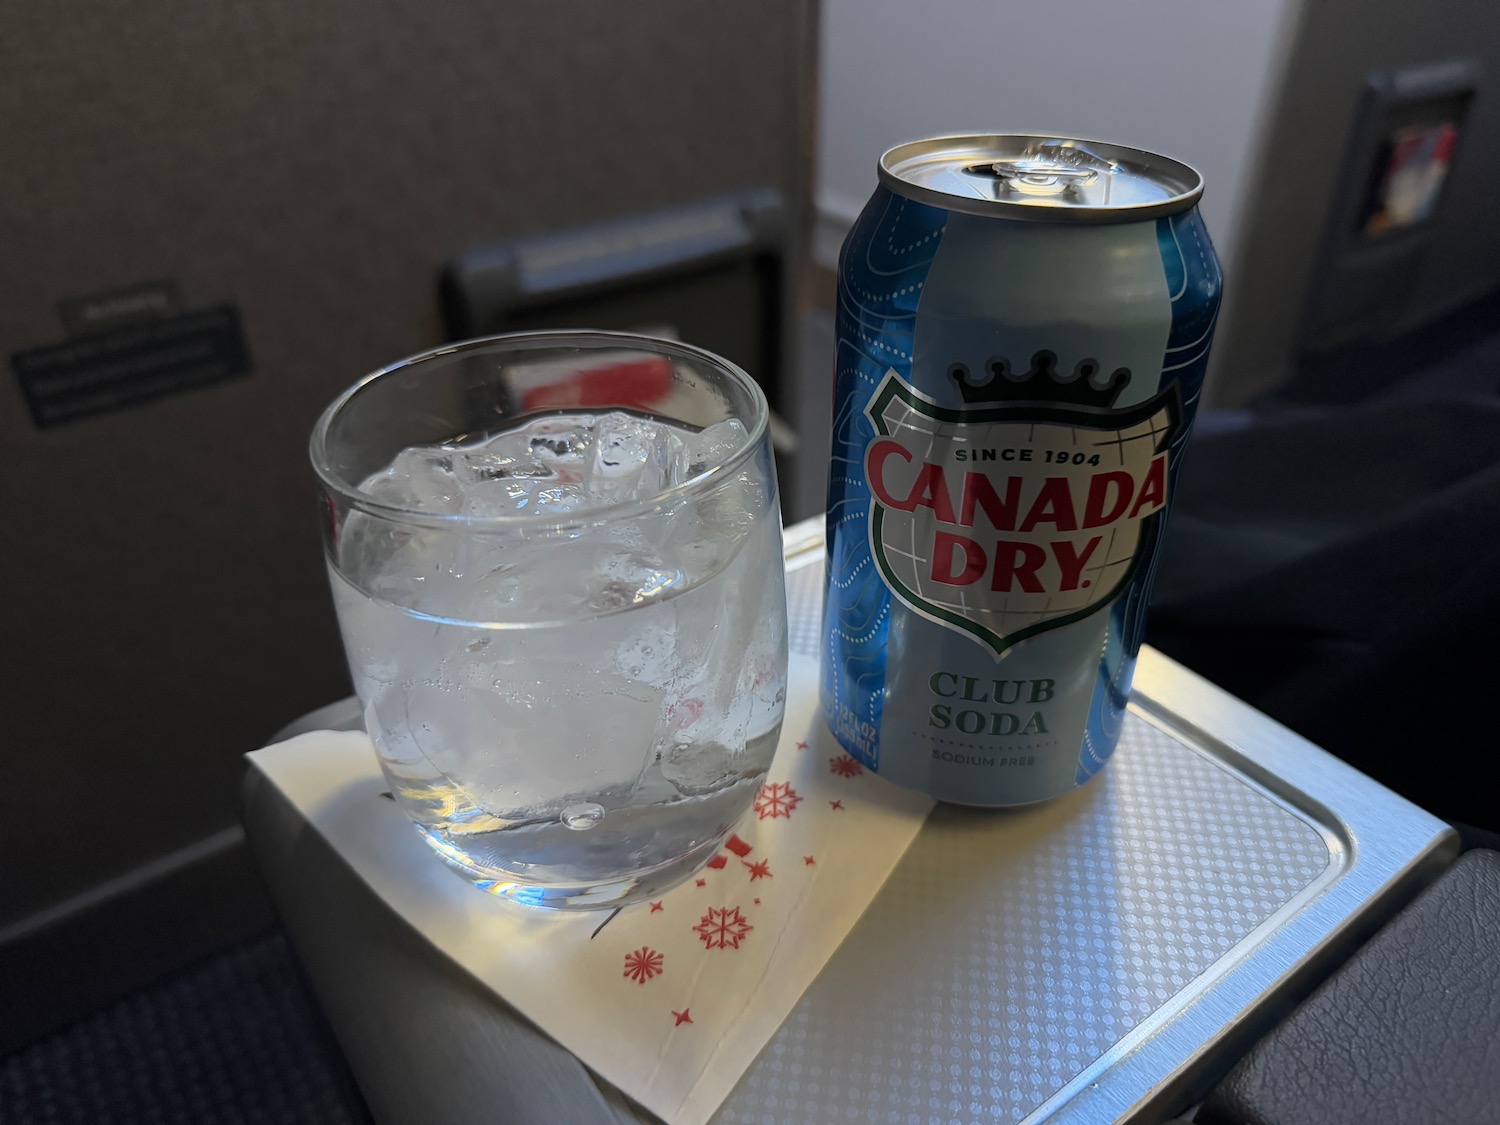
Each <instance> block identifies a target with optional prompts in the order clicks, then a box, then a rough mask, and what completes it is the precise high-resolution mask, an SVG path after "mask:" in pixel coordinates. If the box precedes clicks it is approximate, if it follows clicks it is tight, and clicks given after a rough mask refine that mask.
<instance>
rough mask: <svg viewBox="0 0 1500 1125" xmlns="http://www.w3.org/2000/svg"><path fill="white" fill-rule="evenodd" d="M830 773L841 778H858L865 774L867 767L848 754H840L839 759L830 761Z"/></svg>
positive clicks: (830, 759)
mask: <svg viewBox="0 0 1500 1125" xmlns="http://www.w3.org/2000/svg"><path fill="white" fill-rule="evenodd" d="M828 772H829V773H836V774H838V775H839V776H840V777H858V776H859V775H860V774H862V773H864V772H865V767H864V766H862V765H860V764H859V763H858V762H856V761H855V760H854V759H853V758H851V757H850V756H849V755H848V754H840V755H839V756H838V757H837V758H829V759H828Z"/></svg>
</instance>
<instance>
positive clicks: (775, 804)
mask: <svg viewBox="0 0 1500 1125" xmlns="http://www.w3.org/2000/svg"><path fill="white" fill-rule="evenodd" d="M801 803H802V798H801V797H800V796H798V794H797V791H796V790H795V789H793V788H792V786H791V783H790V782H786V781H773V782H771V783H770V784H768V785H762V786H761V787H760V795H759V796H758V797H756V798H755V815H756V816H758V817H760V819H761V820H775V819H776V818H777V817H778V816H784V817H786V818H788V819H790V818H791V815H792V810H793V809H795V808H796V807H797V806H798V805H800V804H801Z"/></svg>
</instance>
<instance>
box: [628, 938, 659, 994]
mask: <svg viewBox="0 0 1500 1125" xmlns="http://www.w3.org/2000/svg"><path fill="white" fill-rule="evenodd" d="M662 961H663V957H662V955H661V954H660V953H658V952H656V950H654V949H651V948H649V947H648V946H644V945H643V946H641V947H640V948H639V949H637V950H636V951H635V952H634V953H627V954H625V972H624V973H623V974H621V975H622V976H627V977H629V978H630V979H631V980H633V981H635V983H636V984H645V983H646V982H647V981H648V980H650V979H651V978H652V977H658V976H661V964H662Z"/></svg>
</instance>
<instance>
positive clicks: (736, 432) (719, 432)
mask: <svg viewBox="0 0 1500 1125" xmlns="http://www.w3.org/2000/svg"><path fill="white" fill-rule="evenodd" d="M749 436H750V435H749V434H748V433H747V432H746V430H745V427H744V425H742V424H741V422H740V420H739V419H738V418H726V419H725V420H724V421H722V422H715V423H714V424H713V425H712V426H708V427H705V428H704V429H702V430H700V431H699V432H698V433H696V434H693V433H684V434H682V435H681V445H680V447H679V448H678V450H677V455H676V457H675V458H673V465H672V470H673V472H672V477H673V479H672V483H673V484H681V483H682V482H683V481H686V480H691V479H692V478H693V477H696V476H698V475H699V474H700V473H706V472H707V471H708V470H709V469H712V468H713V467H714V466H715V465H722V464H723V463H724V462H725V461H727V460H729V458H730V457H732V456H733V455H734V454H735V453H736V452H738V451H739V450H741V449H743V448H744V446H745V441H746V439H747V438H748V437H749Z"/></svg>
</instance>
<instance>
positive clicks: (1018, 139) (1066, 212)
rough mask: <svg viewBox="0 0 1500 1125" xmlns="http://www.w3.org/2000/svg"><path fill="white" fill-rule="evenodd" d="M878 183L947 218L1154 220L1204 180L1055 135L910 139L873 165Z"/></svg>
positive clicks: (1179, 206)
mask: <svg viewBox="0 0 1500 1125" xmlns="http://www.w3.org/2000/svg"><path fill="white" fill-rule="evenodd" d="M880 180H881V182H882V183H884V184H885V185H886V186H887V187H888V188H890V189H891V190H892V191H894V192H897V193H898V194H900V195H904V196H906V197H907V198H908V199H915V200H917V201H919V202H921V203H930V204H932V205H933V206H935V207H944V208H947V209H948V210H950V211H964V212H966V213H968V214H971V215H986V216H989V217H992V218H1000V219H1023V220H1028V221H1031V222H1042V223H1131V222H1138V221H1141V220H1145V219H1159V218H1161V217H1162V216H1163V215H1171V214H1175V213H1177V212H1179V211H1186V210H1187V209H1188V208H1190V207H1192V206H1193V204H1195V203H1197V202H1198V197H1199V196H1201V195H1202V194H1203V177H1202V176H1200V175H1199V174H1198V173H1197V171H1196V170H1194V169H1193V168H1190V167H1189V166H1188V165H1186V164H1184V163H1182V162H1181V161H1179V160H1173V159H1171V158H1170V157H1166V156H1158V155H1156V154H1155V153H1151V152H1144V151H1142V150H1141V149H1137V148H1127V147H1125V146H1124V145H1115V144H1108V143H1106V142H1103V141H1086V140H1079V139H1077V138H1074V137H1056V136H1025V135H1006V136H1001V135H989V136H983V135H974V136H962V137H932V138H929V139H927V140H922V141H912V142H910V143H908V144H904V145H897V146H896V147H895V148H893V149H891V150H890V151H889V152H887V153H886V154H885V155H884V156H882V157H881V158H880Z"/></svg>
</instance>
